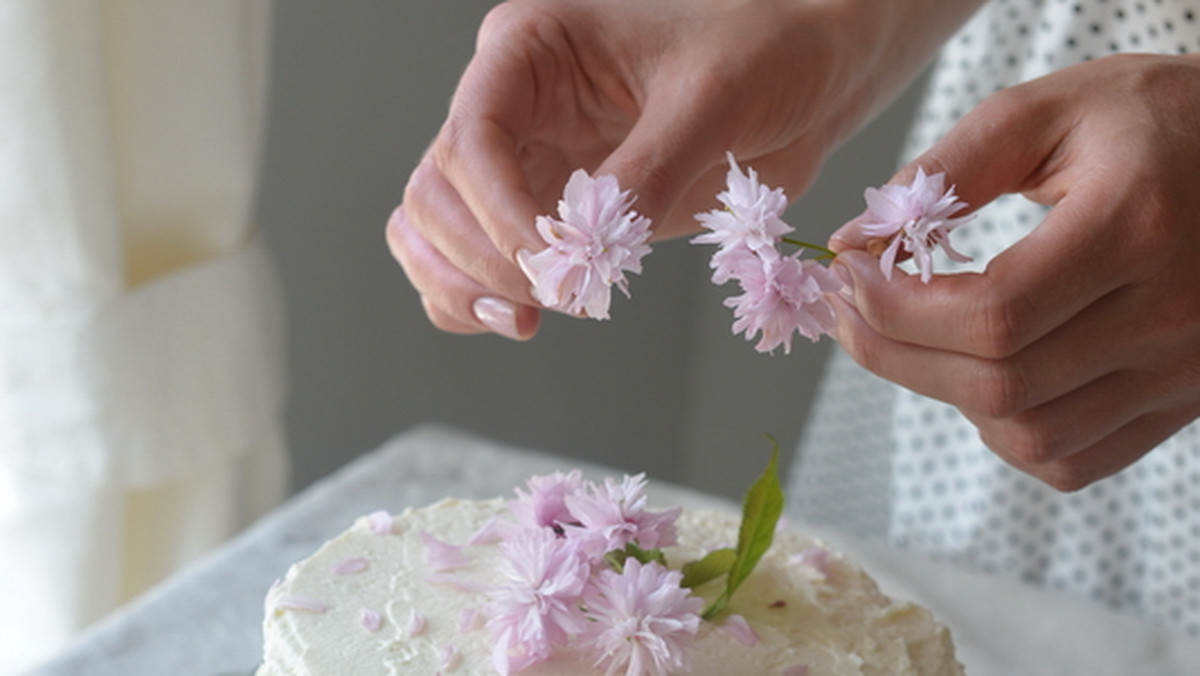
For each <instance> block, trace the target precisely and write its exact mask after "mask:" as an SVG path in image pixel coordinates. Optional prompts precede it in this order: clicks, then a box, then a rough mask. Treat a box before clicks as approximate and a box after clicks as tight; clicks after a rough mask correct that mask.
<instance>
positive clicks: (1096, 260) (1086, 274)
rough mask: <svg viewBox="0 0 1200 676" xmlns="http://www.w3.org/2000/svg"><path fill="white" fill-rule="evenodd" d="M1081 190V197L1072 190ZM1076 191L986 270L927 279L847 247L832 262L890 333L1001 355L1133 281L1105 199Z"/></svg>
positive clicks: (859, 302) (870, 316) (858, 302)
mask: <svg viewBox="0 0 1200 676" xmlns="http://www.w3.org/2000/svg"><path fill="white" fill-rule="evenodd" d="M1076 197H1078V199H1076ZM1086 199H1087V197H1086V196H1084V195H1072V198H1071V200H1070V201H1069V202H1068V201H1067V200H1063V201H1061V202H1060V203H1059V205H1058V206H1056V207H1055V209H1054V210H1053V211H1051V213H1050V215H1049V216H1048V217H1047V219H1046V221H1044V222H1043V223H1042V224H1041V225H1040V226H1039V227H1038V228H1037V229H1035V230H1034V231H1033V232H1031V233H1029V234H1028V235H1026V236H1025V237H1024V238H1023V239H1021V240H1020V241H1018V242H1017V243H1015V244H1014V245H1012V246H1011V247H1009V248H1008V249H1007V250H1005V251H1003V252H1002V253H1000V254H999V255H998V256H996V257H995V258H994V259H993V260H992V261H990V262H989V263H988V265H987V268H986V269H985V270H984V271H983V272H982V273H974V272H971V273H961V274H953V275H939V276H936V277H935V278H934V279H933V280H932V281H931V282H930V283H928V284H926V283H924V282H922V281H921V280H920V278H919V277H917V276H910V275H906V274H903V273H901V272H900V271H899V270H896V271H893V273H892V279H891V280H890V281H889V280H888V279H886V278H885V277H884V275H883V273H882V271H881V270H880V267H879V266H880V263H879V260H878V259H876V258H875V257H873V256H870V255H867V254H865V253H863V252H859V251H844V252H842V253H841V254H839V255H838V257H837V258H836V259H835V260H834V263H833V265H834V267H835V269H837V270H838V271H839V276H840V277H841V278H842V280H843V281H844V282H845V283H846V286H847V289H848V290H849V293H851V294H852V302H853V304H854V305H855V306H856V307H857V308H858V310H859V312H860V313H861V314H862V315H863V317H864V318H865V319H866V320H867V322H868V323H869V324H870V325H871V326H872V327H874V328H875V330H877V331H879V332H880V333H883V334H885V335H887V336H888V337H890V338H892V339H894V340H898V341H902V342H910V343H914V344H918V345H924V346H926V347H933V348H937V349H942V350H948V351H955V352H962V353H965V354H971V355H976V356H980V357H986V358H992V359H999V358H1003V357H1007V356H1010V355H1012V354H1015V353H1016V352H1017V351H1019V350H1021V349H1023V348H1025V347H1027V346H1028V345H1030V344H1031V343H1033V342H1035V341H1037V340H1039V339H1041V338H1043V337H1045V336H1046V335H1047V334H1048V333H1050V332H1051V331H1053V330H1054V329H1056V328H1058V327H1059V326H1062V325H1063V324H1065V323H1066V322H1067V321H1068V320H1070V319H1071V318H1073V317H1075V316H1076V315H1077V314H1079V313H1080V312H1081V311H1083V310H1084V309H1085V308H1087V307H1089V306H1090V305H1092V304H1093V303H1095V302H1097V301H1098V300H1099V299H1101V298H1103V297H1105V296H1108V295H1109V294H1112V293H1113V292H1115V291H1117V290H1118V289H1120V288H1122V287H1124V286H1126V285H1128V284H1129V283H1130V282H1131V281H1133V280H1132V274H1133V268H1132V267H1131V266H1128V265H1123V264H1122V263H1121V258H1120V250H1119V247H1117V246H1113V241H1112V240H1111V234H1110V233H1109V232H1108V230H1107V228H1105V227H1088V226H1096V224H1103V223H1105V222H1107V221H1111V220H1112V217H1111V216H1110V215H1109V214H1107V213H1105V205H1104V203H1099V204H1097V205H1096V206H1095V207H1083V206H1082V203H1083V202H1084V201H1085V200H1086Z"/></svg>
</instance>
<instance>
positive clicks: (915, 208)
mask: <svg viewBox="0 0 1200 676" xmlns="http://www.w3.org/2000/svg"><path fill="white" fill-rule="evenodd" d="M945 182H946V175H945V174H943V173H938V174H934V175H932V176H926V175H925V171H924V170H923V169H921V168H920V167H917V175H916V177H915V178H914V179H913V182H912V183H911V184H910V185H885V186H883V187H881V188H878V189H876V188H867V189H866V192H864V193H863V197H864V198H865V199H866V201H867V217H868V220H867V221H866V222H864V223H863V224H862V225H860V226H859V227H860V229H861V230H862V231H863V233H865V234H867V235H872V236H875V237H879V238H882V239H887V238H891V242H890V243H889V244H888V246H887V248H886V249H884V251H883V254H882V255H881V256H880V258H879V267H880V268H881V269H882V270H883V274H884V276H885V277H887V278H888V279H891V278H892V268H893V266H894V265H895V262H896V257H897V255H898V254H899V252H900V248H901V247H903V248H904V250H905V251H907V252H908V253H910V254H912V256H913V261H914V263H915V264H916V266H917V269H918V270H919V271H920V273H921V281H922V282H929V279H930V277H932V275H933V258H932V253H933V249H934V248H936V247H937V246H938V245H941V247H942V248H943V249H944V250H945V251H946V255H947V256H949V257H950V259H951V260H954V261H958V262H960V263H965V262H967V261H970V260H971V259H970V258H968V257H967V256H964V255H963V254H961V253H959V252H958V251H955V250H954V248H953V247H951V246H950V231H951V230H953V229H954V228H956V227H958V226H959V225H962V224H963V223H964V222H966V221H967V220H969V217H965V218H953V215H954V214H956V213H958V212H959V211H961V210H962V209H963V208H964V207H966V206H967V205H966V203H965V202H962V201H960V200H959V199H958V196H957V195H955V194H954V186H950V188H949V189H947V188H945Z"/></svg>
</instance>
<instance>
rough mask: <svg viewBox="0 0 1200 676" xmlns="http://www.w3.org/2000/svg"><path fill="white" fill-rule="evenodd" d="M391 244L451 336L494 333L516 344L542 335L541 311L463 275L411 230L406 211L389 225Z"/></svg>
mask: <svg viewBox="0 0 1200 676" xmlns="http://www.w3.org/2000/svg"><path fill="white" fill-rule="evenodd" d="M387 242H388V247H389V249H390V250H391V252H392V255H393V256H394V257H395V258H396V260H397V261H399V262H400V264H401V266H402V268H403V269H404V272H405V274H406V275H407V276H408V278H409V281H410V282H411V283H412V285H413V287H414V288H415V289H417V291H418V293H420V294H421V303H422V305H423V306H424V307H425V310H426V314H427V315H428V316H429V319H430V321H431V322H433V324H434V326H437V327H438V328H439V329H442V330H443V331H448V332H451V333H481V332H484V331H491V332H494V333H498V334H500V335H503V336H506V337H508V338H512V339H514V340H526V339H528V338H531V337H532V336H533V335H534V334H535V333H536V332H537V328H538V321H539V313H538V311H537V310H536V309H535V308H532V307H530V306H527V305H522V304H517V303H513V302H512V301H510V300H508V299H505V298H499V297H496V296H494V295H492V294H491V292H490V291H489V290H488V289H486V288H485V287H483V286H481V285H480V284H479V283H478V282H476V281H475V280H473V279H471V278H470V277H469V276H467V275H465V274H463V273H462V272H461V271H460V270H458V268H456V267H454V265H452V264H451V263H450V262H449V261H448V260H446V258H445V257H443V256H442V255H441V254H440V253H439V252H438V251H437V250H436V249H434V248H433V247H432V246H430V245H429V243H428V242H426V241H425V240H424V239H423V238H422V237H421V236H420V234H419V233H417V232H416V231H415V230H414V229H413V228H412V227H411V225H410V223H409V220H408V218H407V216H406V215H405V212H404V207H403V206H400V207H398V208H396V210H395V211H393V212H392V216H391V218H390V219H389V220H388V225H387Z"/></svg>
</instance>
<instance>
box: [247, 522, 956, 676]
mask: <svg viewBox="0 0 1200 676" xmlns="http://www.w3.org/2000/svg"><path fill="white" fill-rule="evenodd" d="M505 514H507V510H506V508H505V501H504V500H501V499H496V500H490V501H484V502H472V501H460V500H443V501H442V502H439V503H437V504H435V505H432V506H430V507H426V508H422V509H410V510H407V511H405V512H404V513H402V514H400V515H397V516H396V517H395V519H394V524H393V528H392V532H391V533H390V534H387V535H380V534H377V533H376V532H373V530H372V528H371V524H370V523H369V522H368V519H366V518H363V519H359V520H358V521H357V522H356V523H355V524H354V526H353V527H352V528H350V529H349V530H348V531H346V532H345V533H343V534H342V535H340V536H338V537H337V538H335V539H333V540H331V541H330V542H328V543H326V544H325V545H324V546H323V547H321V549H320V550H319V551H317V552H316V553H315V554H313V556H312V557H310V558H309V559H307V560H305V561H302V562H300V563H298V564H296V565H294V566H292V567H291V569H290V570H288V573H287V576H286V578H285V579H284V580H283V581H282V582H281V583H279V584H278V585H277V586H276V587H275V588H273V589H272V590H271V592H270V594H269V595H268V598H267V608H266V618H265V620H264V623H263V635H264V647H263V665H262V667H260V669H259V671H258V676H333V675H336V674H358V675H361V676H385V675H386V676H396V675H401V674H429V675H434V674H439V673H440V674H443V675H444V676H485V675H488V676H490V675H493V674H495V673H496V672H495V670H494V669H493V668H492V665H491V652H492V650H491V641H490V638H489V636H488V632H487V629H486V628H484V627H483V622H482V619H483V618H482V617H480V616H479V615H478V613H479V612H480V611H482V609H483V605H484V601H485V599H484V596H483V594H481V593H479V592H477V591H471V590H469V589H462V588H456V587H455V586H454V585H453V584H447V583H445V582H437V581H431V580H436V579H437V575H436V571H434V570H432V569H431V567H430V565H429V563H428V561H427V556H426V551H427V545H426V543H425V542H424V540H423V539H422V535H421V534H422V532H425V533H429V534H432V535H435V536H436V537H437V538H439V539H440V540H443V541H445V542H448V543H451V544H455V545H461V544H464V543H466V542H467V540H468V539H469V538H470V537H471V536H472V535H473V534H474V533H475V532H476V531H477V530H478V529H479V528H480V527H481V526H482V525H483V524H484V523H485V522H486V521H487V520H488V519H490V518H492V517H496V516H501V517H502V516H503V515H505ZM676 527H677V529H678V534H679V541H680V544H679V546H676V547H670V548H667V549H666V550H665V553H666V556H667V560H668V562H669V563H670V564H671V565H672V566H673V567H675V566H678V565H681V564H682V563H684V562H686V561H690V560H693V559H696V558H699V557H700V556H701V555H702V554H703V553H704V552H705V551H708V550H710V549H713V548H716V547H722V546H730V545H732V544H734V543H735V542H736V539H737V529H738V516H737V515H736V514H731V513H726V512H716V511H698V512H691V513H688V512H685V513H684V514H683V515H682V516H681V517H680V518H679V520H678V521H677V522H676ZM814 546H815V547H823V546H824V545H822V544H821V543H819V542H817V541H815V540H813V539H811V538H808V537H805V536H803V535H800V534H798V533H794V532H791V531H786V530H781V531H780V532H779V533H778V534H777V536H776V538H775V543H774V544H773V545H772V547H771V549H770V551H768V552H767V554H766V556H765V557H764V558H763V559H762V561H761V562H760V563H759V565H758V567H757V568H756V569H755V571H754V573H753V574H752V575H751V576H750V577H749V578H748V579H747V580H746V582H745V583H744V584H743V585H742V587H740V588H739V589H738V591H737V593H736V594H735V595H734V597H733V600H732V602H731V603H730V605H729V610H728V612H729V613H730V614H738V615H741V616H743V617H745V618H746V620H747V621H748V623H749V626H750V629H751V630H752V631H753V633H754V634H755V635H757V637H758V640H757V642H754V644H753V645H750V644H748V642H747V641H746V640H745V635H744V633H743V632H738V631H734V630H730V629H726V628H724V627H722V626H721V622H722V620H721V618H720V617H719V618H718V619H717V620H716V621H715V622H712V623H710V622H703V623H702V624H701V627H700V631H699V633H698V634H697V637H696V641H695V642H694V643H693V644H692V646H691V650H690V652H689V661H690V663H691V670H690V672H689V673H690V674H692V675H693V676H728V675H729V674H756V675H758V674H761V675H763V676H776V675H783V674H786V673H788V672H787V671H786V670H788V669H790V668H794V667H799V666H801V665H806V666H807V667H808V671H807V674H808V676H818V675H822V676H823V675H830V676H842V675H846V676H857V675H860V674H861V675H880V676H882V675H883V674H888V675H902V674H912V675H914V676H916V675H920V676H955V675H961V674H962V667H961V666H960V665H959V664H958V662H957V661H956V660H955V658H954V647H953V644H952V642H951V640H950V635H949V632H948V631H947V630H946V629H945V628H944V627H943V626H941V625H939V624H937V623H936V622H935V621H934V620H933V618H932V617H931V616H930V614H929V613H928V612H927V611H926V610H924V609H923V608H920V607H918V606H916V605H913V604H911V603H906V602H900V601H895V600H892V599H889V598H888V597H886V596H884V595H883V594H882V593H880V591H879V590H878V588H877V587H876V585H875V583H874V582H873V581H872V580H871V579H870V578H869V577H867V575H866V574H865V573H863V572H862V571H861V570H860V569H859V568H857V567H856V566H854V565H853V564H851V563H850V562H849V561H847V560H846V559H845V558H844V557H843V556H841V555H840V554H838V553H836V552H831V553H830V555H829V562H828V575H822V574H821V573H820V572H818V571H817V570H815V569H814V568H813V567H811V566H809V565H805V564H804V563H801V562H798V561H797V555H798V554H800V553H803V552H806V551H809V550H810V549H811V548H812V547H814ZM463 552H464V553H465V554H466V555H467V557H468V559H469V562H468V563H467V564H466V565H465V566H463V567H461V568H456V569H455V570H454V571H453V574H454V577H456V578H458V579H459V580H461V581H465V583H466V584H467V585H470V586H473V585H478V586H479V587H480V588H485V587H487V586H490V585H494V584H497V583H498V582H499V581H500V571H499V570H498V569H499V568H500V566H499V565H498V564H499V561H500V559H499V552H498V550H497V548H496V547H494V546H477V547H475V546H472V547H465V548H464V549H463ZM364 562H365V563H364ZM347 571H349V572H347ZM721 584H722V583H721V582H720V581H714V582H710V583H708V584H707V585H704V586H702V587H700V588H699V589H697V590H696V591H697V593H699V594H701V595H702V596H705V597H706V598H708V599H711V598H714V597H715V596H716V595H717V594H718V593H719V591H720V588H721V587H720V585H721ZM602 673H603V672H602V671H601V670H599V669H596V668H594V667H593V666H592V664H591V659H590V658H588V657H585V656H583V655H580V654H575V653H572V652H570V651H567V654H561V653H559V654H556V655H555V656H553V657H552V658H551V659H549V660H547V661H545V662H542V663H540V664H537V665H535V666H533V667H531V668H529V669H527V670H525V671H523V672H521V676H550V675H554V676H574V675H581V676H582V675H587V676H593V675H594V676H599V675H600V674H602ZM792 673H801V672H800V671H794V672H792Z"/></svg>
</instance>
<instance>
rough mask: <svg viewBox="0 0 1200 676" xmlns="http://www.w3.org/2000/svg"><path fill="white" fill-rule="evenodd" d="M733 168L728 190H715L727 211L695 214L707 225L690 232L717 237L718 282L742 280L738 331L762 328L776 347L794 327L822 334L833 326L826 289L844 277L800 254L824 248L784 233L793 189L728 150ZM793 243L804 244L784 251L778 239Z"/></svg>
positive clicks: (762, 347) (736, 300) (734, 302)
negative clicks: (763, 176)
mask: <svg viewBox="0 0 1200 676" xmlns="http://www.w3.org/2000/svg"><path fill="white" fill-rule="evenodd" d="M727 158H728V160H729V171H728V173H727V174H726V177H725V180H726V189H725V191H723V192H721V193H720V194H718V195H717V199H718V200H719V201H720V202H721V203H722V204H724V205H725V208H724V209H723V210H712V211H709V212H707V213H702V214H697V215H696V220H698V221H699V222H700V225H701V226H703V227H704V228H706V229H707V230H708V232H706V233H704V234H701V235H697V236H696V237H694V238H692V242H693V243H696V244H715V245H717V251H716V253H714V254H713V256H712V262H711V267H712V269H713V275H712V281H713V283H715V284H724V283H725V282H728V281H730V280H734V281H737V282H738V283H739V284H740V286H741V289H742V295H740V296H735V297H732V298H729V299H727V300H726V301H725V305H726V306H727V307H730V308H732V309H733V311H734V324H733V332H734V333H735V334H737V333H743V334H745V336H746V338H747V339H748V340H750V339H753V337H754V336H756V335H760V336H761V338H760V340H759V342H758V345H757V346H756V348H755V349H757V350H758V351H759V352H772V351H774V349H775V348H776V347H779V346H780V345H782V346H783V349H784V352H785V353H788V352H790V351H791V348H792V334H793V333H797V332H798V333H800V334H801V335H803V336H805V337H806V338H808V339H810V340H813V341H816V340H819V339H820V337H821V336H822V335H824V334H826V333H830V332H832V331H833V328H834V314H833V308H832V306H830V305H829V302H828V301H827V300H826V299H825V296H824V294H825V293H828V292H830V291H836V290H837V289H838V288H840V287H841V282H840V281H839V280H838V279H837V278H836V277H835V276H834V275H833V274H831V273H830V272H829V270H828V269H827V268H825V267H824V266H823V265H821V264H820V263H818V262H816V261H815V260H812V259H809V260H801V255H803V253H804V252H805V250H806V249H817V250H821V251H823V252H824V253H826V254H827V255H830V256H831V255H832V252H826V251H825V250H824V249H823V248H821V247H816V246H814V245H811V244H806V243H803V242H795V241H793V240H790V239H786V238H785V236H786V235H787V234H788V233H790V232H792V228H791V226H789V225H788V224H787V223H785V222H784V221H783V212H784V210H785V209H786V208H787V196H786V195H785V194H784V192H783V190H781V189H778V188H774V189H773V188H770V187H768V186H765V185H763V184H762V183H761V182H760V181H759V180H758V174H757V173H756V172H755V171H754V170H753V169H748V170H747V171H746V173H743V172H742V169H741V167H739V166H738V164H737V161H736V160H735V159H734V157H733V155H732V154H727ZM784 243H791V244H796V245H798V246H800V247H801V248H800V249H799V250H797V251H795V252H794V253H793V254H791V255H784V254H783V253H782V252H781V251H780V246H781V245H782V244H784Z"/></svg>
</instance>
